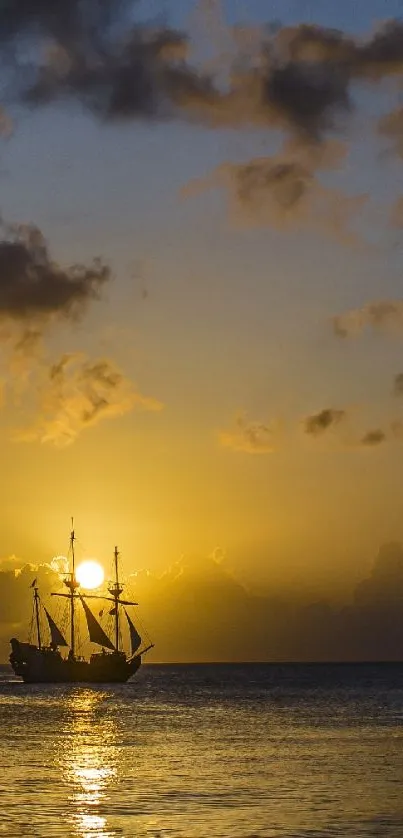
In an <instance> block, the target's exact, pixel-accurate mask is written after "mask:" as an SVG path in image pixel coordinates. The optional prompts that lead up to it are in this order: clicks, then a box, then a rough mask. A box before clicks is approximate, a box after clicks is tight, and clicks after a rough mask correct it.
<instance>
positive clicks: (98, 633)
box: [80, 596, 115, 651]
mask: <svg viewBox="0 0 403 838" xmlns="http://www.w3.org/2000/svg"><path fill="white" fill-rule="evenodd" d="M80 599H81V602H82V604H83V608H84V612H85V616H86V620H87V626H88V634H89V636H90V640H91V643H97V644H98V646H105V647H106V648H107V649H112V650H113V651H115V647H114V645H113V643H112V641H111V640H109V637H108V635H107V634H105V632H104V630H103V628H102V626H100V625H99V623H98V620H96V618H95V617H94V615H93V613H92V611H91V610H90V609H89V608H88V605H87V603H86V602H85V600H84V599H83V598H82V597H81V596H80Z"/></svg>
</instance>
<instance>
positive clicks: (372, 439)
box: [361, 428, 387, 448]
mask: <svg viewBox="0 0 403 838" xmlns="http://www.w3.org/2000/svg"><path fill="white" fill-rule="evenodd" d="M386 439H387V436H386V434H385V432H384V431H382V429H381V428H374V429H373V430H371V431H367V432H366V433H365V434H364V436H363V437H362V439H361V445H363V446H364V447H366V448H375V446H377V445H382V443H383V442H386Z"/></svg>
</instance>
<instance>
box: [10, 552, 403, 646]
mask: <svg viewBox="0 0 403 838" xmlns="http://www.w3.org/2000/svg"><path fill="white" fill-rule="evenodd" d="M62 570H63V568H62V567H61V566H58V564H57V561H55V560H52V561H51V562H49V563H41V562H33V563H30V564H27V563H24V561H22V560H19V559H18V558H17V557H15V556H13V557H10V558H9V559H4V560H2V561H0V615H1V618H0V662H3V661H4V662H6V661H7V659H8V655H9V640H10V637H12V636H13V635H14V634H16V633H17V634H19V635H21V636H23V635H24V633H25V634H27V633H28V629H29V620H30V616H31V612H32V590H31V588H30V586H31V584H32V581H33V579H34V578H35V577H36V578H37V579H38V584H39V586H40V590H41V596H42V597H43V598H44V599H45V600H46V598H47V597H48V596H49V594H50V592H51V591H52V590H53V591H54V590H58V589H60V587H61V584H62V583H61V576H60V572H61V571H62ZM129 584H130V586H131V587H132V588H133V591H134V592H135V596H136V599H138V600H139V602H140V603H141V606H142V607H144V609H145V611H146V613H147V621H149V624H150V625H152V626H153V632H155V633H156V636H158V647H157V648H156V650H155V659H158V660H161V661H189V660H192V661H211V660H223V661H245V660H258V661H264V660H271V661H312V660H317V661H322V660H323V661H337V660H343V661H344V660H345V661H347V660H348V661H354V660H375V661H379V660H400V657H399V655H400V652H399V650H400V649H401V646H402V643H403V615H402V609H401V600H402V597H403V547H402V545H400V544H398V543H390V544H385V545H383V546H382V547H381V549H380V550H379V553H378V555H377V557H376V558H375V561H374V562H373V564H372V567H371V569H370V571H369V573H368V574H367V576H366V578H363V579H362V581H361V582H359V583H358V584H357V585H356V586H355V589H354V590H353V592H352V596H351V597H350V601H349V602H348V603H346V604H344V605H337V606H336V605H335V604H334V603H331V602H329V601H327V600H325V599H319V600H318V599H316V600H314V601H312V598H309V597H307V596H306V593H305V592H304V591H302V592H301V596H300V597H297V598H295V596H294V597H290V595H288V597H287V596H284V594H282V593H281V592H279V591H276V590H272V591H270V590H269V591H267V590H266V591H264V592H262V591H261V590H259V592H254V591H252V590H248V588H247V587H245V586H244V585H243V584H242V583H240V582H239V580H238V579H237V578H236V577H235V576H234V575H233V574H232V573H231V572H230V570H229V569H228V567H227V561H226V559H224V560H223V559H222V556H220V557H219V560H217V557H216V555H214V554H213V555H212V556H209V557H197V556H184V557H182V558H181V559H180V560H179V561H178V562H176V563H175V564H174V565H173V566H172V567H170V568H169V569H167V570H166V571H165V572H164V573H162V574H161V575H159V576H156V575H154V574H151V573H149V572H148V571H139V572H138V573H137V574H134V575H133V576H132V577H130V578H129ZM49 607H50V608H51V609H52V608H55V602H54V600H52V601H51V602H50V603H49Z"/></svg>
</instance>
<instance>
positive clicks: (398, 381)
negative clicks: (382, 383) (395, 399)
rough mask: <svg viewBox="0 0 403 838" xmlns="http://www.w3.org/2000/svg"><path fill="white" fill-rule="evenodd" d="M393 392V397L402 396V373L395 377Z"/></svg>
mask: <svg viewBox="0 0 403 838" xmlns="http://www.w3.org/2000/svg"><path fill="white" fill-rule="evenodd" d="M393 392H394V394H395V396H403V372H399V373H398V374H397V375H395V379H394V383H393Z"/></svg>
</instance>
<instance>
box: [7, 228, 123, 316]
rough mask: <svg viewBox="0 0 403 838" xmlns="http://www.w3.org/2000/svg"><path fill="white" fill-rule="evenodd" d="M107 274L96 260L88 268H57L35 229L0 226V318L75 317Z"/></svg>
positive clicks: (94, 294)
mask: <svg viewBox="0 0 403 838" xmlns="http://www.w3.org/2000/svg"><path fill="white" fill-rule="evenodd" d="M109 278H110V270H109V268H108V267H107V266H106V265H104V264H103V263H102V262H101V261H100V260H95V261H94V262H93V264H92V265H90V266H89V267H86V266H84V265H73V266H71V267H69V268H62V267H60V266H59V265H58V264H57V263H56V262H54V261H52V259H51V257H50V254H49V251H48V247H47V244H46V241H45V239H44V237H43V235H42V233H41V232H40V230H38V229H37V227H34V226H30V225H28V226H23V225H19V226H6V225H4V224H3V225H2V228H1V239H0V320H1V319H2V320H7V319H10V320H20V321H27V320H29V319H32V318H38V319H40V318H42V319H48V318H49V317H52V316H65V317H75V316H78V315H80V314H81V313H82V312H83V310H84V309H85V307H86V304H87V303H88V302H89V301H91V300H94V299H97V298H98V297H99V294H100V291H101V289H102V287H103V285H104V284H105V283H106V282H107V281H108V280H109Z"/></svg>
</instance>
